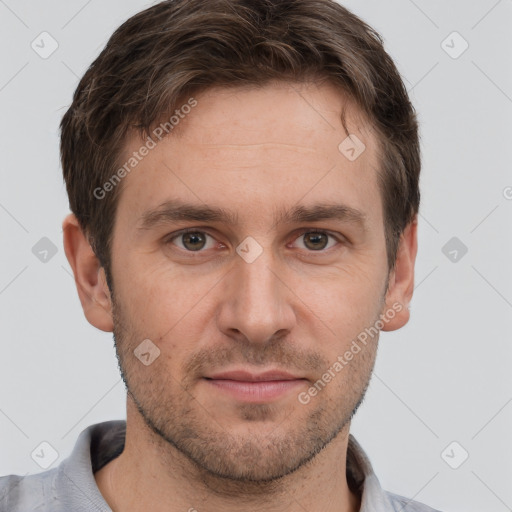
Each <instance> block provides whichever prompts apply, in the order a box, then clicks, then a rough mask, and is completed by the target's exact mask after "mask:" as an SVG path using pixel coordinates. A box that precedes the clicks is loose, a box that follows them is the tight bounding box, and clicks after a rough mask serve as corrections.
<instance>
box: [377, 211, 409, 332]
mask: <svg viewBox="0 0 512 512" xmlns="http://www.w3.org/2000/svg"><path fill="white" fill-rule="evenodd" d="M417 228H418V218H417V216H416V217H414V220H413V221H411V223H410V224H408V225H407V227H406V228H405V230H404V232H403V233H402V235H401V237H400V243H399V246H398V250H397V257H396V263H395V268H394V269H393V270H392V271H391V273H390V276H389V284H388V291H387V293H386V304H385V310H386V311H390V310H393V311H395V313H396V314H395V316H394V317H393V318H390V315H389V314H388V315H386V318H387V320H386V322H384V327H383V328H382V330H383V331H395V330H397V329H400V327H403V326H404V325H405V324H406V323H407V322H408V321H409V317H410V312H409V303H410V302H411V298H412V294H413V291H414V264H415V262H416V253H417V252H418V236H417V235H418V234H417V231H418V229H417ZM383 313H384V312H383Z"/></svg>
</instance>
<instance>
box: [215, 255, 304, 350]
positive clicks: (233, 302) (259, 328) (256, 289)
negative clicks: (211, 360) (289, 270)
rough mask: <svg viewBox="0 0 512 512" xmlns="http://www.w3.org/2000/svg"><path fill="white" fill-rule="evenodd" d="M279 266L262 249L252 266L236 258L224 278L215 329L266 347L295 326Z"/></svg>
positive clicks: (290, 294)
mask: <svg viewBox="0 0 512 512" xmlns="http://www.w3.org/2000/svg"><path fill="white" fill-rule="evenodd" d="M286 281H287V279H286V276H285V272H284V267H283V265H280V264H278V263H277V262H276V260H275V259H274V258H273V256H272V254H271V251H270V249H265V250H264V251H263V252H262V254H261V255H260V256H259V257H258V258H257V259H256V260H255V261H253V262H252V263H249V262H247V261H245V260H244V259H243V258H241V257H240V258H239V259H238V260H237V261H236V263H235V267H234V268H232V269H231V271H230V272H229V273H228V275H227V276H226V277H225V281H224V283H223V293H222V299H221V303H220V306H219V308H220V311H219V312H218V316H217V322H218V327H219V329H220V330H221V331H222V332H223V333H224V334H226V335H227V336H229V337H231V338H233V339H237V340H239V341H245V342H246V343H252V344H267V343H269V342H270V341H271V340H272V339H273V338H275V337H282V336H286V335H287V334H288V333H289V332H290V331H291V330H292V328H293V327H294V325H295V323H296V315H295V311H294V307H293V304H294V300H297V298H296V297H295V295H294V293H293V291H292V290H291V287H290V285H289V284H287V283H286Z"/></svg>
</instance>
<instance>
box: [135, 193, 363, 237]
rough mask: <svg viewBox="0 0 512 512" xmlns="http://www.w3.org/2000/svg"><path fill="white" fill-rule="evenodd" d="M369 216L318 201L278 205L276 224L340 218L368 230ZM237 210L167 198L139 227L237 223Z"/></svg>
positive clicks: (144, 215)
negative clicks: (197, 223)
mask: <svg viewBox="0 0 512 512" xmlns="http://www.w3.org/2000/svg"><path fill="white" fill-rule="evenodd" d="M366 219H367V216H366V215H365V214H364V213H363V212H362V211H360V210H357V209H356V208H352V207H350V206H347V205H343V204H337V203H319V204H313V205H311V206H304V205H300V206H295V207H293V208H291V209H287V210H286V209H283V208H279V209H276V210H275V212H274V224H273V226H275V225H276V224H293V223H297V224H298V223H301V222H315V221H319V220H337V221H342V222H347V223H350V224H355V225H358V226H359V227H360V228H361V229H363V231H366V229H367V227H366ZM238 220H239V217H238V213H236V212H232V211H230V210H226V209H224V208H220V207H215V206H208V205H206V204H192V203H186V202H184V201H181V200H177V199H174V200H169V201H165V202H164V203H162V204H161V205H159V206H158V207H156V208H154V209H151V210H146V211H145V212H144V213H143V214H142V215H141V217H140V220H139V222H138V226H139V227H138V230H149V229H152V228H154V227H155V226H158V225H161V224H167V223H172V222H183V221H196V222H219V223H223V224H228V225H232V226H234V225H236V224H238Z"/></svg>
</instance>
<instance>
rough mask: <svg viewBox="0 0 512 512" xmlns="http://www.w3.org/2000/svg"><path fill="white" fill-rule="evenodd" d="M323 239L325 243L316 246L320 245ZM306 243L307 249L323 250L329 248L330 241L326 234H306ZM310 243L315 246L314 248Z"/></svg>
mask: <svg viewBox="0 0 512 512" xmlns="http://www.w3.org/2000/svg"><path fill="white" fill-rule="evenodd" d="M322 237H323V243H321V244H320V245H315V244H318V242H319V241H321V239H322ZM304 241H305V245H306V247H308V248H309V249H313V250H322V249H324V248H325V247H326V246H327V243H328V239H327V236H326V235H325V233H306V234H305V235H304ZM310 242H311V243H312V244H313V246H312V247H311V246H310V245H309V243H310Z"/></svg>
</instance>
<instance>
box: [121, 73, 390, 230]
mask: <svg viewBox="0 0 512 512" xmlns="http://www.w3.org/2000/svg"><path fill="white" fill-rule="evenodd" d="M193 99H194V101H195V102H196V105H195V106H194V107H193V108H192V109H189V108H187V109H183V110H182V111H181V115H177V116H175V119H174V123H176V121H177V123H176V124H177V126H175V127H176V128H177V130H176V131H175V134H176V135H174V134H173V132H171V133H170V134H169V135H168V136H166V137H164V138H162V139H161V140H160V141H157V143H156V145H155V147H154V148H153V149H151V150H150V151H148V152H147V154H145V156H144V157H143V158H141V159H140V161H139V162H138V163H137V166H136V167H135V168H134V169H133V170H131V171H130V172H129V173H128V175H127V176H126V177H125V178H123V181H122V183H121V186H122V193H121V198H120V203H119V209H121V208H122V209H124V210H126V213H129V214H130V215H131V217H132V220H135V219H134V215H135V214H137V215H138V216H139V217H140V216H141V215H142V214H143V212H146V211H147V210H148V208H151V207H156V206H157V205H158V204H161V203H164V202H165V201H167V200H169V199H172V198H177V197H179V198H182V199H184V200H189V202H190V201H194V202H195V203H198V202H202V203H207V204H209V205H212V206H214V205H219V204H220V203H222V205H223V206H225V207H227V206H229V209H232V210H237V209H241V210H243V211H246V212H252V213H257V212H259V214H260V216H261V215H262V214H263V211H265V210H266V209H269V206H270V205H272V204H273V205H276V204H281V205H289V206H291V205H293V204H297V202H298V201H301V200H302V199H304V201H303V202H306V203H307V201H308V200H310V201H312V202H316V201H317V200H318V199H322V200H326V201H328V202H330V203H335V202H339V201H340V200H344V201H345V202H348V203H350V202H352V206H353V207H354V208H358V209H362V207H363V204H364V203H365V202H367V200H368V199H372V201H373V202H374V203H375V201H377V206H378V204H379V201H380V198H379V192H378V189H377V180H376V172H377V165H378V162H377V141H376V140H375V138H374V136H373V133H372V130H371V127H370V125H369V124H368V122H367V121H366V120H365V118H364V116H363V115H362V113H361V112H360V111H359V110H358V109H357V107H356V106H355V105H354V104H353V103H352V102H350V101H349V100H348V99H347V98H346V97H345V96H344V95H343V94H342V93H341V91H340V90H338V89H337V88H335V87H334V86H332V85H330V84H324V85H318V84H294V83H274V84H269V85H266V86H264V87H258V88H255V87H251V88H247V87H246V88H228V89H223V88H213V89H209V90H207V91H205V92H204V93H202V94H198V95H196V96H194V98H193ZM184 103H186V100H185V102H184ZM188 103H190V102H188ZM178 109H179V107H178ZM343 111H344V112H345V119H346V127H347V129H348V133H347V131H346V130H345V128H344V127H343V125H342V121H341V116H342V112H343ZM185 112H186V113H185ZM349 135H350V138H349V139H347V138H348V137H349ZM354 136H355V137H356V138H354ZM354 141H356V142H354ZM141 144H144V141H143V140H141V139H140V138H139V137H138V136H136V135H132V136H131V137H130V138H128V140H127V144H126V147H125V151H124V152H123V153H122V155H121V159H120V162H121V165H122V162H123V161H124V162H126V161H128V159H130V158H131V157H132V155H133V154H134V152H137V151H138V148H140V147H141ZM351 145H352V146H353V147H354V148H355V149H356V151H357V152H359V151H360V150H361V148H364V151H362V152H361V154H360V155H359V156H357V154H356V156H357V158H355V159H351V158H349V157H350V156H351V154H350V153H346V149H347V147H348V148H349V149H350V147H351ZM353 153H354V152H352V155H353ZM348 206H351V205H350V204H349V205H348ZM262 209H263V210H262ZM272 210H273V211H275V207H272Z"/></svg>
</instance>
